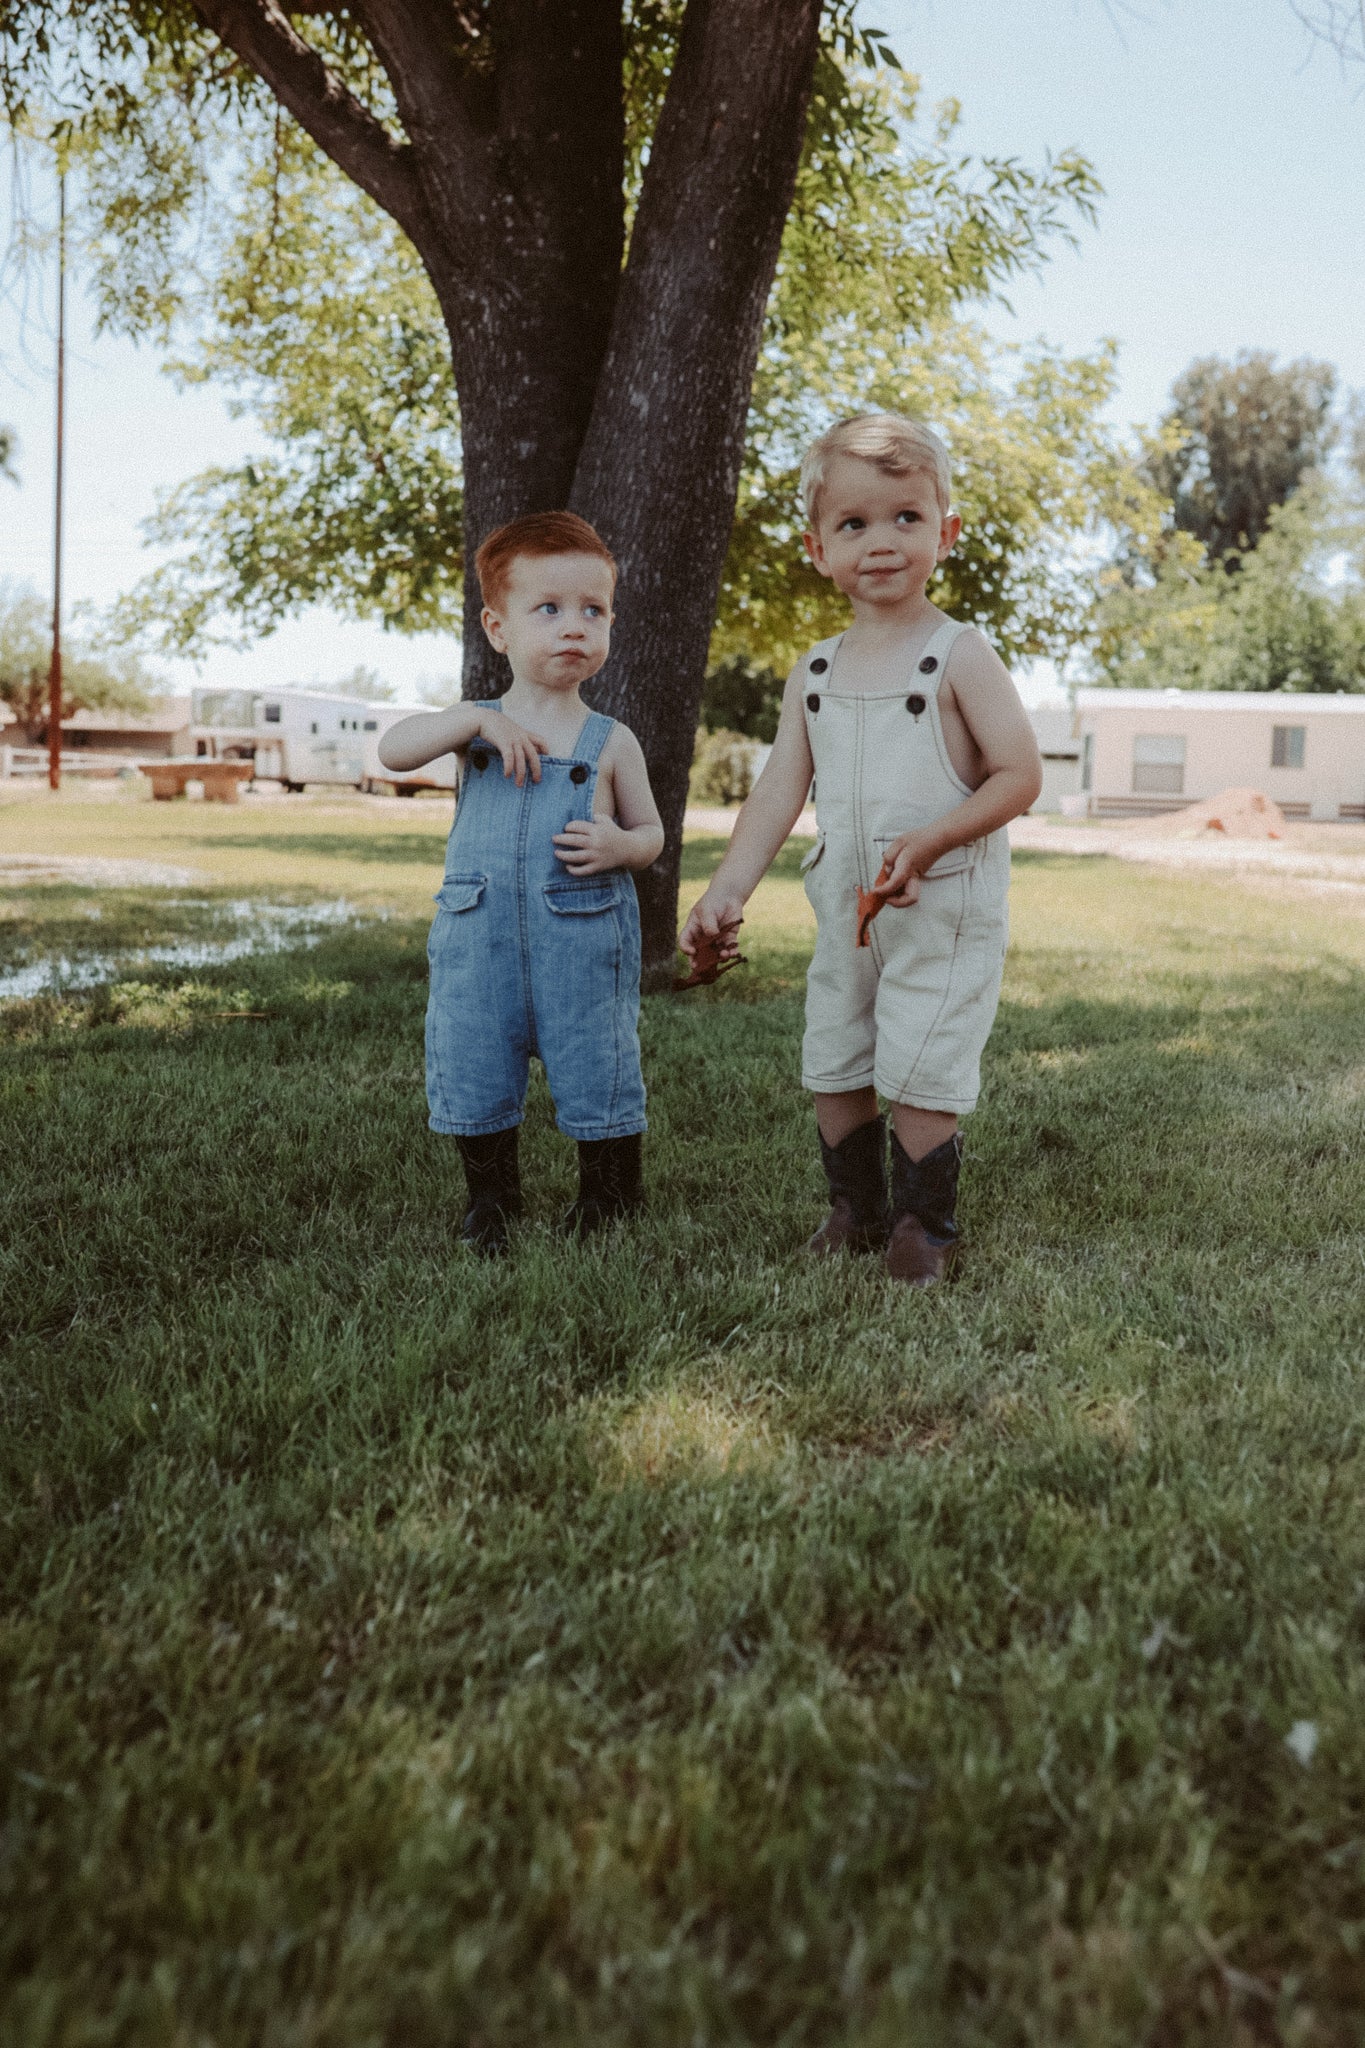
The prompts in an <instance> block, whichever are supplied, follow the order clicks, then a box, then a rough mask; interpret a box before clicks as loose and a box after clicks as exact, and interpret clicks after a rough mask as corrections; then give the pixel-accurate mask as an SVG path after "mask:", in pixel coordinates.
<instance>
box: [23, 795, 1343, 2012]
mask: <svg viewBox="0 0 1365 2048" xmlns="http://www.w3.org/2000/svg"><path fill="white" fill-rule="evenodd" d="M281 809H282V811H283V810H284V807H281ZM20 813H22V816H20V815H18V814H20ZM320 813H321V807H318V809H317V810H310V808H309V807H308V806H306V805H300V806H299V807H297V809H296V810H293V811H288V812H286V813H285V814H284V815H282V816H280V822H279V823H278V824H277V822H276V814H272V815H271V816H270V817H268V818H267V817H265V816H264V815H263V814H262V813H260V812H248V810H247V809H246V808H245V807H243V808H242V809H240V810H238V811H236V812H232V811H222V812H218V813H216V814H214V813H212V812H210V811H207V810H205V809H204V808H203V807H200V806H195V807H193V808H191V807H181V806H176V807H171V806H167V807H164V809H163V808H162V807H156V808H155V809H153V808H152V807H150V806H146V805H143V806H140V807H133V806H126V807H124V806H119V805H117V804H110V805H106V806H104V807H100V806H99V805H97V804H95V803H91V802H87V803H84V804H77V803H72V804H70V805H65V804H63V805H53V806H41V805H38V804H35V803H34V802H32V801H29V802H25V803H24V804H22V805H20V804H15V805H12V806H9V807H4V806H0V850H17V849H18V848H19V847H23V846H27V847H33V846H34V845H35V844H37V843H39V835H40V834H41V835H45V836H44V837H43V838H42V840H41V843H42V844H44V845H45V846H46V847H47V849H48V850H67V851H82V852H90V853H104V854H108V853H115V854H121V855H124V856H125V857H126V856H129V855H137V856H140V857H145V858H148V859H157V860H161V861H167V862H179V863H183V864H185V865H190V866H197V867H200V868H201V869H202V871H203V874H204V877H205V879H204V882H203V885H202V887H201V888H199V889H198V890H197V891H196V890H187V889H181V890H173V891H165V892H156V891H146V892H143V893H141V894H139V893H138V892H135V891H122V892H117V894H110V893H102V894H101V896H100V898H99V902H100V903H101V904H102V905H103V906H104V907H105V915H104V917H103V918H102V919H101V920H99V921H98V922H96V921H92V920H90V919H89V918H86V917H84V914H83V910H82V905H83V904H84V905H85V906H86V907H87V908H88V907H89V905H90V903H91V900H92V899H91V898H90V897H89V896H88V895H82V894H81V893H80V892H73V890H72V889H71V888H70V887H69V886H65V885H63V886H61V887H53V888H51V889H47V888H44V887H42V886H27V887H26V888H25V889H24V890H23V891H22V892H20V893H19V895H18V897H17V898H16V899H15V900H16V904H17V907H18V909H19V910H20V911H21V912H22V916H17V915H16V916H15V917H12V918H11V919H10V920H9V921H7V922H0V967H3V965H4V964H5V962H6V961H7V960H13V959H15V958H19V957H25V958H32V957H34V956H35V952H37V951H40V950H41V948H42V946H43V945H44V943H45V942H46V941H45V939H44V933H45V932H46V933H47V935H48V940H50V942H51V944H52V949H53V950H54V951H65V952H67V953H68V954H70V953H71V952H72V951H73V949H75V950H77V951H78V950H79V948H80V946H81V945H83V944H88V945H89V946H90V947H91V949H93V950H99V949H102V948H103V949H107V948H108V947H109V946H110V944H111V938H110V934H111V932H113V933H114V934H115V935H116V936H117V937H118V939H119V941H120V943H121V944H124V943H126V945H127V946H128V947H130V948H132V947H135V946H136V945H139V944H145V943H147V942H148V941H149V939H150V938H153V937H158V936H165V935H167V934H168V933H174V934H175V935H177V936H178V935H180V934H181V932H182V931H185V930H190V931H191V935H193V934H194V933H196V932H203V931H206V930H212V929H216V925H215V919H217V918H218V917H219V916H220V913H221V903H222V899H223V898H224V897H226V896H228V895H232V894H236V895H241V894H242V893H244V891H245V892H251V893H256V894H262V895H272V894H273V895H275V896H277V897H280V898H282V899H287V900H293V901H298V900H302V899H303V898H304V897H306V896H307V895H308V894H309V893H310V892H311V893H312V894H314V895H316V896H317V897H319V898H328V899H331V898H335V897H337V896H346V897H348V898H350V899H351V900H353V901H355V902H357V903H358V904H360V905H361V907H362V908H363V909H364V910H366V911H378V910H380V909H387V910H388V911H389V912H390V913H391V914H390V915H389V917H388V918H387V920H386V921H382V922H380V921H378V920H377V919H372V920H370V921H367V922H364V923H362V924H360V925H359V926H357V927H355V928H352V929H349V930H345V931H341V932H337V933H333V934H330V935H328V936H326V937H325V938H324V939H323V940H322V942H321V943H320V944H319V945H317V946H316V947H314V948H313V949H311V950H309V951H295V952H289V953H282V954H278V955H275V956H273V957H269V958H260V959H256V958H253V959H249V960H238V961H235V962H233V963H230V964H229V965H227V966H224V967H223V968H221V969H217V970H208V969H202V970H197V971H195V972H193V973H188V972H186V971H185V970H183V969H171V970H167V971H165V972H157V971H154V970H147V971H145V972H144V971H138V972H136V973H134V972H132V971H131V970H130V972H129V974H128V975H127V977H126V978H125V979H123V980H121V981H118V982H116V983H115V984H113V985H112V986H106V987H105V988H103V989H101V990H99V991H93V992H88V993H85V994H76V995H65V996H48V997H43V998H39V999H37V1000H35V1001H33V1002H29V1003H14V1004H10V1005H7V1006H3V1008H0V1119H2V1120H3V1121H2V1123H0V1143H2V1144H3V1155H0V1156H3V1159H4V1171H3V1177H2V1180H0V1203H2V1204H3V1210H2V1211H0V1329H2V1330H3V1332H4V1336H5V1358H4V1364H3V1368H2V1370H0V1684H2V1685H3V1695H2V1696H0V1771H2V1772H3V1777H4V1785H5V1799H6V1808H5V1813H4V1817H3V1820H2V1821H0V1980H3V1989H0V2037H3V2039H4V2040H5V2041H6V2042H7V2043H8V2042H13V2043H16V2044H19V2043H22V2044H24V2048H48V2044H52V2048H56V2044H61V2048H76V2044H80V2048H86V2044H90V2048H94V2044H97V2043H98V2044H106V2043H138V2044H141V2043H149V2044H151V2043H155V2044H162V2043H164V2044H167V2048H181V2044H184V2048H204V2044H213V2048H219V2044H221V2048H229V2044H230V2048H258V2044H259V2048H362V2044H366V2048H368V2044H385V2048H387V2044H390V2043H392V2044H403V2048H408V2044H419V2048H421V2044H427V2043H431V2044H438V2043H439V2044H445V2043H450V2044H459V2048H504V2044H506V2048H526V2044H539V2043H574V2044H577V2043H592V2044H594V2048H596V2044H607V2048H614V2044H618V2043H619V2044H626V2043H648V2044H650V2048H653V2044H656V2043H658V2044H662V2048H672V2044H677V2048H684V2044H686V2048H692V2044H707V2048H709V2044H712V2043H715V2044H729V2043H750V2042H753V2043H774V2044H776V2043H781V2044H789V2043H790V2044H797V2043H820V2044H826V2043H830V2044H840V2048H854V2044H856V2048H901V2044H905V2043H911V2044H914V2048H920V2044H924V2048H939V2044H949V2048H956V2044H969V2043H970V2044H976V2043H982V2044H985V2043H989V2044H1001V2048H1005V2044H1010V2048H1013V2044H1037V2048H1056V2044H1068V2048H1069V2044H1077V2048H1082V2044H1083V2048H1108V2044H1113V2048H1129V2044H1135V2043H1136V2044H1150V2048H1174V2044H1185V2043H1191V2044H1229V2048H1232V2044H1237V2048H1244V2044H1245V2048H1251V2044H1256V2043H1268V2042H1283V2043H1286V2044H1290V2043H1292V2044H1302V2048H1307V2044H1318V2043H1324V2044H1333V2048H1335V2044H1352V2043H1359V2042H1361V2041H1363V2040H1365V1659H1363V1657H1362V1651H1363V1650H1365V1497H1363V1496H1365V1449H1363V1438H1362V1400H1361V1395H1362V1379H1363V1378H1365V1372H1363V1370H1362V1349H1363V1348H1365V1347H1363V1345H1362V1338H1363V1337H1365V1309H1363V1307H1362V1304H1363V1302H1365V1292H1363V1290H1365V1237H1363V1236H1362V1228H1361V1219H1362V1215H1363V1214H1365V1143H1363V1142H1362V1141H1363V1140H1365V1027H1363V1026H1362V1021H1361V1020H1362V1017H1365V918H1362V916H1361V914H1360V913H1359V912H1358V911H1357V910H1356V909H1354V908H1353V907H1351V900H1350V899H1347V898H1344V897H1341V896H1331V897H1323V898H1321V899H1316V898H1312V897H1308V896H1303V895H1298V896H1295V895H1290V894H1287V893H1281V894H1278V895H1274V896H1264V897H1263V896H1258V895H1255V894H1253V893H1251V892H1250V891H1249V890H1247V889H1244V888H1241V887H1238V886H1235V885H1232V884H1224V883H1210V882H1208V881H1206V880H1204V879H1202V878H1201V879H1199V880H1198V881H1197V882H1191V881H1186V880H1181V879H1179V878H1176V877H1174V876H1171V875H1170V874H1167V873H1162V874H1160V875H1157V876H1153V875H1151V874H1148V873H1144V872H1143V871H1141V870H1138V869H1134V868H1131V867H1127V866H1120V865H1117V864H1113V863H1109V862H1106V861H1102V860H1098V859H1089V860H1079V859H1075V860H1071V859H1066V858H1064V857H1035V858H1032V859H1021V860H1019V861H1018V862H1017V865H1016V876H1015V888H1014V913H1013V914H1014V932H1015V940H1014V948H1013V951H1012V954H1011V960H1010V966H1009V972H1008V975H1007V980H1006V988H1005V996H1004V1001H1003V1004H1002V1008H1001V1014H1000V1021H999V1026H998V1029H997V1032H996V1035H995V1037H994V1039H993V1041H992V1046H991V1049H990V1053H989V1056H988V1062H987V1072H986V1084H985V1092H984V1096H983V1105H982V1108H981V1109H980V1111H979V1112H978V1113H977V1115H976V1116H975V1117H974V1118H973V1119H972V1121H971V1124H970V1126H969V1144H968V1165H967V1170H966V1175H965V1181H964V1216H965V1223H966V1227H967V1230H968V1233H969V1236H970V1240H971V1257H970V1261H969V1263H968V1265H967V1268H966V1273H965V1277H964V1279H963V1280H962V1282H961V1284H960V1285H958V1286H957V1287H956V1288H954V1289H953V1290H952V1291H950V1292H942V1293H939V1294H936V1295H931V1296H921V1295H911V1294H908V1293H905V1292H902V1291H898V1290H896V1289H895V1288H894V1287H893V1286H891V1285H890V1284H889V1283H887V1282H884V1281H883V1280H882V1279H881V1278H880V1277H879V1274H878V1272H877V1270H876V1269H875V1267H872V1266H868V1265H864V1264H858V1265H848V1266H844V1267H841V1268H837V1269H835V1270H832V1271H829V1270H815V1271H813V1270H810V1269H809V1268H807V1267H806V1266H805V1265H803V1263H802V1261H801V1259H800V1257H799V1256H798V1252H797V1247H798V1246H799V1244H800V1242H801V1240H802V1238H803V1237H804V1236H805V1234H806V1233H807V1232H808V1230H809V1229H810V1228H811V1227H812V1225H813V1223H814V1221H815V1220H816V1217H817V1215H818V1213H819V1206H820V1201H819V1197H820V1186H819V1176H818V1170H817V1165H816V1159H815V1151H814V1140H813V1135H812V1125H811V1115H810V1109H809V1105H808V1103H807V1102H806V1101H805V1099H804V1098H803V1097H802V1095H801V1092H800V1089H799V1087H798V1085H797V1047H798V1040H799V1031H800V1016H801V972H802V964H803V959H804V956H805V953H806V951H807V950H808V946H809V918H808V913H807V911H806V908H805V903H804V898H803V896H802V895H801V893H800V887H799V883H798V882H797V880H796V879H795V865H796V861H797V859H798V858H799V852H800V849H791V850H789V852H788V853H787V854H786V855H784V857H783V861H782V862H781V864H780V867H779V871H778V873H777V875H776V876H775V878H774V879H773V880H772V881H771V882H770V883H768V884H766V885H765V890H764V892H763V895H762V896H761V898H760V899H759V901H758V904H757V906H756V910H755V915H754V918H753V920H752V923H751V925H750V927H749V928H748V929H747V930H746V951H747V952H748V953H749V955H750V965H749V966H748V967H747V968H745V969H742V970H739V971H737V972H736V973H734V974H733V975H731V976H729V977H727V979H726V980H725V981H724V982H723V983H722V984H721V985H720V986H719V987H718V988H717V989H716V990H715V991H714V992H711V993H704V994H701V995H699V996H690V997H688V998H686V999H683V1000H680V1001H674V1000H671V999H667V998H658V999H651V1000H650V1001H649V1002H647V1003H646V1005H645V1024H644V1035H645V1044H646V1061H647V1078H648V1080H649V1084H650V1089H651V1102H650V1109H651V1133H650V1138H649V1141H648V1154H647V1157H648V1170H649V1176H650V1181H651V1186H652V1207H651V1211H650V1214H649V1216H648V1218H647V1219H646V1220H645V1221H643V1222H642V1223H640V1224H639V1225H638V1227H632V1228H630V1229H629V1230H626V1231H623V1232H622V1233H620V1234H619V1235H618V1236H617V1237H616V1238H614V1239H613V1240H612V1241H611V1242H609V1243H607V1244H605V1245H600V1246H590V1247H575V1246H569V1245H564V1244H561V1243H560V1242H559V1241H558V1239H557V1238H556V1237H555V1236H554V1234H553V1231H552V1229H551V1228H550V1227H549V1226H550V1225H551V1224H552V1222H553V1218H554V1216H555V1214H556V1212H557V1210H558V1209H559V1208H560V1207H561V1206H562V1205H563V1203H564V1202H565V1201H566V1200H567V1199H568V1196H569V1194H570V1192H571V1183H572V1162H571V1150H572V1148H571V1147H570V1146H569V1145H568V1144H567V1142H566V1141H564V1140H562V1139H561V1138H559V1137H558V1136H557V1135H556V1134H555V1133H554V1131H553V1130H552V1128H551V1125H550V1119H549V1109H548V1103H547V1102H546V1099H545V1096H544V1091H543V1089H537V1090H536V1092H535V1094H534V1097H533V1102H532V1105H531V1111H530V1117H529V1123H528V1129H527V1133H526V1147H525V1152H526V1161H527V1169H528V1170H527V1181H528V1186H529V1189H530V1191H531V1201H532V1210H533V1215H532V1218H531V1220H530V1221H529V1222H528V1224H527V1225H525V1226H524V1227H523V1228H522V1230H521V1234H520V1237H519V1241H518V1247H517V1255H516V1258H515V1260H514V1261H513V1262H512V1263H511V1264H509V1265H508V1266H507V1267H505V1268H500V1269H492V1270H490V1269H488V1268H486V1267H484V1266H482V1265H479V1264H477V1263H474V1262H472V1261H470V1260H469V1259H468V1258H467V1257H465V1256H464V1255H462V1254H461V1253H460V1252H459V1251H458V1250H456V1249H455V1248H454V1245H453V1241H452V1240H453V1229H454V1226H455V1224H456V1222H457V1220H458V1214H459V1208H460V1191H459V1183H458V1173H457V1168H456V1165H455V1161H454V1158H453V1154H452V1150H451V1148H450V1147H449V1145H448V1143H446V1142H444V1141H440V1140H437V1139H435V1138H433V1137H431V1136H430V1134H429V1133H428V1132H427V1131H426V1129H425V1123H424V1118H425V1109H424V1102H423V1096H422V1087H421V1043H420V1038H421V1018H422V1008H423V1001H424V974H425V960H424V953H423V944H424V936H425V913H426V905H427V902H428V899H429V897H430V894H431V891H432V888H433V887H434V883H435V873H434V871H433V864H434V863H435V862H436V861H437V860H438V858H439V852H440V842H439V827H440V824H441V822H442V819H443V813H441V812H439V811H438V810H437V807H435V806H432V807H431V817H430V821H429V822H428V820H427V818H426V817H425V816H424V815H421V814H420V813H419V815H418V817H417V818H416V819H414V820H413V822H412V823H411V824H410V825H409V824H407V823H405V822H404V821H403V819H401V818H400V819H399V820H398V822H396V823H395V822H391V816H392V814H390V813H389V812H388V811H387V810H385V809H383V808H382V807H379V806H372V807H370V808H368V809H363V808H361V807H355V808H353V810H352V811H351V812H350V813H349V815H345V814H343V813H342V810H341V808H340V807H337V806H331V807H328V811H327V815H325V816H324V815H321V814H320ZM404 815H405V816H406V813H405V814H404ZM400 828H401V829H400ZM139 835H140V836H139ZM196 835H197V843H195V841H196ZM409 840H410V841H411V844H409ZM400 842H401V843H400ZM192 845H193V850H192ZM718 852H719V847H718V845H717V843H716V842H714V841H704V842H699V843H696V844H694V845H693V846H692V847H690V848H689V851H688V877H689V880H688V888H689V889H696V888H698V887H700V886H701V882H702V880H703V878H704V875H705V873H706V872H707V871H708V870H709V867H710V866H711V865H712V864H713V863H714V860H715V858H716V857H717V855H718ZM409 856H411V857H409ZM177 920H179V922H178V923H177ZM196 920H197V921H198V922H196ZM6 949H7V950H6ZM243 1013H245V1014H243ZM1297 1723H1311V1724H1312V1727H1313V1731H1314V1735H1315V1739H1316V1747H1315V1749H1314V1750H1313V1753H1312V1755H1311V1758H1310V1760H1309V1761H1306V1762H1305V1761H1301V1760H1300V1757H1301V1756H1306V1755H1307V1754H1308V1745H1307V1743H1306V1742H1305V1741H1303V1740H1302V1739H1301V1737H1296V1741H1297V1742H1298V1750H1299V1753H1298V1754H1297V1755H1296V1754H1295V1751H1294V1749H1293V1748H1292V1747H1291V1746H1289V1745H1288V1744H1287V1743H1286V1737H1287V1736H1288V1735H1290V1733H1291V1731H1292V1730H1294V1728H1295V1724H1297Z"/></svg>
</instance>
